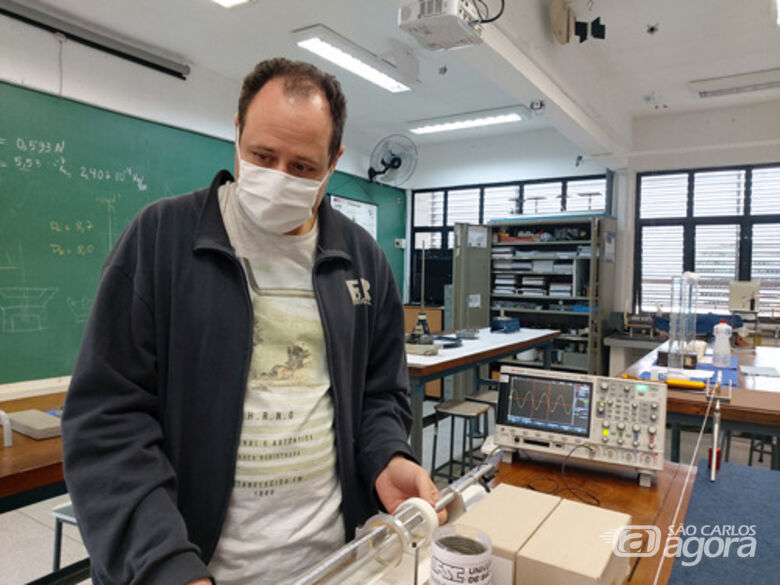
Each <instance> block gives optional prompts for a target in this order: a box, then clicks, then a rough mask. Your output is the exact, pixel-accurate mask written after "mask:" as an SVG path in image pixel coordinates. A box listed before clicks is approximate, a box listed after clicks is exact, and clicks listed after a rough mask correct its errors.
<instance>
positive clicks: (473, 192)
mask: <svg viewBox="0 0 780 585" xmlns="http://www.w3.org/2000/svg"><path fill="white" fill-rule="evenodd" d="M479 199H480V191H479V189H461V190H459V191H450V192H449V193H447V225H451V226H454V225H455V224H456V223H479Z"/></svg>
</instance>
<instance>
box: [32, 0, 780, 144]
mask: <svg viewBox="0 0 780 585" xmlns="http://www.w3.org/2000/svg"><path fill="white" fill-rule="evenodd" d="M405 1H408V0H256V1H254V2H252V3H250V4H247V5H243V6H239V7H236V8H233V9H229V10H228V9H224V8H222V7H221V6H218V5H217V4H214V3H213V2H211V1H210V0H133V1H128V0H30V2H29V4H31V5H35V6H37V7H39V8H42V9H44V10H46V11H47V12H51V13H55V14H58V15H60V16H66V17H68V18H71V19H76V20H78V21H80V22H82V23H86V24H88V25H90V26H92V27H93V28H96V29H98V30H100V31H101V32H111V33H113V34H114V35H116V36H119V37H123V38H124V39H125V40H130V41H133V42H135V43H136V44H138V43H141V44H144V45H149V46H152V47H156V48H158V49H162V50H163V51H165V52H168V53H171V54H174V55H178V56H180V57H182V58H183V59H184V60H186V61H187V62H189V63H191V64H193V65H195V66H198V67H202V68H206V69H209V70H211V71H213V72H216V73H219V74H220V75H222V76H224V77H226V78H228V79H230V80H233V81H235V82H240V80H241V78H242V77H243V76H244V75H245V74H246V73H247V72H248V71H249V70H250V69H251V68H252V66H253V65H254V64H255V63H256V62H257V61H259V60H261V59H264V58H268V57H272V56H286V57H290V58H295V59H304V60H308V61H311V62H313V63H315V64H317V65H318V66H320V67H321V68H323V69H325V70H328V71H330V72H332V73H334V74H336V75H337V76H338V78H339V79H340V81H341V82H342V85H343V87H344V91H345V94H346V96H347V100H348V111H349V119H348V126H347V132H348V133H350V132H351V134H352V135H353V136H360V137H362V138H363V139H364V140H365V143H367V144H370V143H375V142H376V141H378V140H379V139H380V138H381V137H383V136H385V135H387V134H391V133H397V132H406V131H407V130H408V128H409V127H410V124H409V123H410V122H412V121H415V120H419V119H423V118H429V117H436V116H446V115H450V114H455V113H460V112H471V111H478V110H484V109H489V108H494V107H503V106H510V105H514V104H518V103H523V104H528V103H529V102H530V101H531V100H537V99H544V100H545V101H546V103H547V106H548V107H547V109H546V111H545V113H544V115H542V116H539V117H535V118H534V119H532V120H531V121H529V122H524V123H522V124H516V125H510V126H506V127H501V128H498V127H496V128H493V129H482V130H473V131H468V132H466V133H458V135H457V139H459V140H460V139H467V138H469V137H472V136H486V135H493V133H517V132H522V131H525V130H529V129H538V128H541V127H546V126H553V127H555V128H557V129H558V130H559V131H560V132H561V133H563V134H564V135H565V136H567V137H569V138H570V139H571V140H572V141H573V142H575V143H578V144H580V145H582V146H583V147H584V148H585V149H586V150H587V151H590V152H591V153H594V152H599V151H604V149H608V150H611V151H615V150H619V149H624V150H629V149H630V146H631V144H630V141H631V138H630V119H631V117H633V116H637V115H642V114H648V113H660V114H663V113H664V112H672V111H680V110H688V109H705V108H710V107H719V106H725V105H734V104H746V103H752V102H754V101H766V100H769V99H778V98H780V90H769V91H764V92H756V93H753V94H743V95H737V96H731V97H725V98H716V99H709V100H706V101H705V100H701V99H699V98H698V97H696V96H694V94H693V93H692V92H691V91H690V90H689V89H688V88H687V82H689V81H691V80H694V79H701V78H706V77H713V76H722V75H729V74H735V73H745V72H749V71H756V70H761V69H770V68H776V67H780V29H778V27H777V26H775V21H774V18H773V15H772V10H771V7H772V3H773V2H774V0H739V1H736V2H735V1H734V0H684V1H680V0H653V1H651V2H649V1H647V0H573V1H571V2H570V3H569V4H570V6H571V7H572V9H573V10H574V11H575V13H576V14H577V16H578V18H579V19H581V20H592V19H594V18H596V17H597V16H600V17H601V20H602V23H604V24H605V25H606V27H607V29H606V39H605V40H596V39H590V40H588V41H587V42H585V43H582V44H580V43H579V41H578V40H577V39H576V37H575V38H573V39H572V41H571V42H570V43H569V44H568V45H559V44H557V43H556V42H555V41H554V40H553V38H552V35H551V34H550V27H549V15H548V1H547V0H506V2H507V6H506V10H505V13H504V15H503V16H502V17H501V19H499V20H498V21H497V22H496V24H495V25H488V26H487V27H486V28H488V29H489V30H488V31H487V33H488V34H487V35H486V37H485V38H486V43H485V44H483V45H481V46H477V47H471V48H466V49H459V50H455V51H446V52H429V51H426V50H424V49H422V48H420V47H419V46H417V45H416V44H415V42H414V40H413V39H411V38H410V37H409V36H408V35H406V33H404V32H403V31H401V30H400V29H398V27H397V25H396V22H397V16H396V14H397V8H398V6H399V4H401V3H404V2H405ZM484 2H485V4H487V5H488V6H489V7H490V8H491V11H493V12H494V11H495V10H496V9H497V7H498V5H499V3H500V0H484ZM314 24H324V25H326V26H328V27H329V28H331V29H332V30H334V31H336V32H338V33H339V34H341V35H342V36H344V37H347V38H348V39H350V40H351V41H353V42H354V43H356V44H358V45H360V46H362V47H364V48H365V49H367V50H369V51H371V52H373V53H375V54H377V55H380V56H383V57H385V58H387V59H388V60H390V61H394V62H398V59H397V57H398V55H400V54H402V53H404V52H411V54H412V55H413V56H414V58H416V60H417V61H418V62H419V73H418V80H419V83H418V84H417V85H415V87H414V89H413V91H411V92H407V93H402V94H390V93H389V92H386V91H384V90H382V89H379V88H377V87H375V86H373V85H371V84H370V83H368V82H365V81H363V80H362V79H359V78H357V77H355V76H353V75H352V74H350V73H347V72H344V71H342V70H339V69H338V68H336V67H335V66H331V65H330V64H328V63H327V62H324V61H322V60H320V59H319V58H318V57H316V56H313V55H311V54H309V53H307V52H306V51H304V50H303V49H300V48H298V47H297V46H296V45H295V43H294V42H293V40H292V38H291V36H290V32H291V31H293V30H295V29H299V28H303V27H306V26H310V25H314ZM656 24H657V25H658V32H657V33H656V34H653V35H650V34H648V33H647V32H646V28H647V26H648V25H656ZM442 68H446V73H444V74H442V70H443V69H442ZM590 138H593V140H589V139H590ZM453 139H456V135H455V134H451V135H447V134H444V135H439V136H431V137H415V140H416V141H418V142H421V143H423V144H424V143H427V142H432V141H443V140H453Z"/></svg>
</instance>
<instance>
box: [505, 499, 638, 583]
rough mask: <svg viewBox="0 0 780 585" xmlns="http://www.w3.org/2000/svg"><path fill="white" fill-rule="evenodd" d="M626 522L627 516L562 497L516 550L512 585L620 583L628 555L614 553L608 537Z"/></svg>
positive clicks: (623, 577)
mask: <svg viewBox="0 0 780 585" xmlns="http://www.w3.org/2000/svg"><path fill="white" fill-rule="evenodd" d="M628 524H631V516H629V515H628V514H622V513H620V512H614V511H612V510H606V509H604V508H598V507H596V506H589V505H587V504H581V503H579V502H572V501H569V500H563V501H562V502H560V504H559V505H558V506H556V507H555V509H554V510H553V511H552V513H551V514H550V515H549V516H548V517H547V519H546V520H545V522H544V523H543V524H542V525H541V526H540V527H539V529H538V530H537V531H536V532H535V533H534V535H533V536H532V537H531V538H529V539H528V541H527V542H526V543H525V545H524V546H523V547H522V548H521V549H520V552H519V553H518V555H517V559H516V562H515V570H516V572H515V576H516V577H515V578H516V581H515V583H522V585H621V584H622V583H623V582H624V581H625V579H626V577H627V576H628V572H629V569H630V564H629V560H630V559H629V558H628V557H619V556H616V555H615V554H614V552H613V550H612V542H611V541H610V535H612V534H616V532H614V531H620V530H621V529H622V528H623V527H625V526H626V525H628Z"/></svg>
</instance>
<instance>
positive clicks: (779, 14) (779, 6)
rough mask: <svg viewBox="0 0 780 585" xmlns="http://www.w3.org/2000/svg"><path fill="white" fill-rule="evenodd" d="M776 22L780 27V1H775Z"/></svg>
mask: <svg viewBox="0 0 780 585" xmlns="http://www.w3.org/2000/svg"><path fill="white" fill-rule="evenodd" d="M775 21H776V24H777V26H780V0H775Z"/></svg>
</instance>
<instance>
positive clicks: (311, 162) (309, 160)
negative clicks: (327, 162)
mask: <svg viewBox="0 0 780 585" xmlns="http://www.w3.org/2000/svg"><path fill="white" fill-rule="evenodd" d="M295 160H296V161H298V162H302V163H306V164H308V165H311V166H313V167H319V166H320V164H321V163H320V162H318V161H316V160H314V159H313V158H309V157H308V156H303V155H301V156H296V157H295Z"/></svg>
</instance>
